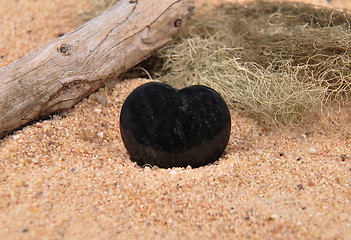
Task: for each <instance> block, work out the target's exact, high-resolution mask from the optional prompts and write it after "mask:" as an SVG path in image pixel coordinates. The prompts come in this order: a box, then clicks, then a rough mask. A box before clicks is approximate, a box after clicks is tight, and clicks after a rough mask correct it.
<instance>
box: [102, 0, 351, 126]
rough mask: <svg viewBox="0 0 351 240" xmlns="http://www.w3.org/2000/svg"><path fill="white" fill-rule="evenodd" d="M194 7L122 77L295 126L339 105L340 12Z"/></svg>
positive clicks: (343, 29)
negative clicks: (198, 91)
mask: <svg viewBox="0 0 351 240" xmlns="http://www.w3.org/2000/svg"><path fill="white" fill-rule="evenodd" d="M105 2H106V1H105ZM107 2H110V1H107ZM200 10H201V11H202V13H203V14H197V15H196V16H194V17H193V19H192V20H191V22H190V24H189V26H188V28H186V29H185V30H184V31H183V32H182V33H181V34H180V35H179V36H177V38H176V39H175V41H174V42H172V43H170V44H168V45H167V46H165V47H164V48H162V49H160V50H159V51H157V52H156V53H155V54H154V55H153V56H152V57H151V58H150V59H148V60H147V61H144V62H143V63H141V64H140V65H139V66H138V67H139V68H137V69H134V70H132V71H131V72H129V73H128V74H127V75H125V76H124V77H141V76H145V73H144V71H140V70H138V69H140V67H142V68H145V69H147V70H148V71H149V73H150V74H151V76H152V77H153V78H156V79H159V80H161V81H163V82H165V83H168V84H170V85H173V86H175V87H185V86H188V85H193V84H202V85H206V86H209V87H212V88H214V89H215V90H216V91H218V92H219V93H220V94H221V95H222V96H223V97H224V98H225V99H226V101H227V103H228V104H229V105H230V106H231V107H233V108H235V109H238V110H240V111H242V112H245V113H248V114H254V115H260V116H262V115H264V116H266V117H267V118H269V119H271V120H273V121H275V122H277V123H283V124H298V123H300V122H302V121H303V117H304V116H305V115H306V113H308V112H310V111H319V110H321V109H322V106H325V105H326V104H328V103H330V102H332V101H338V102H339V103H341V104H342V103H344V102H345V101H346V99H347V96H348V94H349V92H350V90H351V75H350V67H351V66H350V53H349V52H350V51H349V48H350V47H349V43H350V36H351V32H350V20H351V17H350V15H349V14H348V13H347V12H341V11H337V10H333V9H328V8H322V7H316V6H313V5H309V4H302V3H291V2H285V3H284V2H283V3H278V2H252V3H249V4H247V5H242V4H238V3H229V4H228V3H227V4H225V5H220V6H216V7H213V6H212V7H210V9H209V10H208V11H206V10H204V9H200Z"/></svg>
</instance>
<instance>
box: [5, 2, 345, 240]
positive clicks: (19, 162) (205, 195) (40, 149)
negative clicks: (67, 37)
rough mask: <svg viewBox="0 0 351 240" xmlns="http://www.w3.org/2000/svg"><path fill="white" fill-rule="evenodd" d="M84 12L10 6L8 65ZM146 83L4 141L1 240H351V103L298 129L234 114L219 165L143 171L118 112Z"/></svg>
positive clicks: (118, 86) (100, 95)
mask: <svg viewBox="0 0 351 240" xmlns="http://www.w3.org/2000/svg"><path fill="white" fill-rule="evenodd" d="M83 2H84V1H78V0H69V1H65V2H64V3H63V2H62V1H58V0H57V1H56V0H55V1H45V0H26V1H24V0H23V1H7V0H1V1H0V5H1V6H2V7H1V8H0V16H1V21H2V23H4V24H1V25H0V26H1V28H2V29H1V35H0V36H1V38H0V39H1V40H0V43H1V45H0V55H1V56H4V57H0V66H4V65H6V64H8V63H10V62H12V61H14V60H15V59H17V58H19V57H21V56H23V55H25V54H27V53H29V52H31V51H33V50H34V49H36V48H37V47H40V46H42V45H43V44H45V43H46V42H48V41H50V40H52V39H54V38H55V37H56V35H57V34H61V33H64V32H67V31H70V30H72V29H74V28H75V27H77V26H79V24H80V23H81V22H80V20H79V17H77V16H78V15H79V11H81V9H82V7H86V6H83V5H82V3H83ZM345 2H346V1H344V3H345ZM3 3H4V4H3ZM315 3H321V4H325V5H327V4H333V0H332V1H331V3H327V2H324V1H323V3H322V1H318V2H317V1H315ZM335 4H336V5H335V6H337V7H350V8H351V6H350V3H345V4H344V5H342V2H341V1H335ZM346 4H348V5H346ZM4 6H5V7H4ZM62 9H65V10H62ZM62 14H63V15H62ZM62 16H66V17H62ZM28 17H29V18H28ZM30 17H32V18H30ZM28 19H29V20H28ZM29 30H31V33H28V31H29ZM4 44H5V45H6V46H5V47H4ZM147 81H149V80H146V79H134V80H126V81H123V82H117V81H116V82H115V83H113V84H109V86H106V87H104V88H101V89H100V90H98V91H97V92H96V93H94V94H92V95H90V96H89V97H88V98H86V99H84V100H83V101H82V102H81V103H79V104H77V105H76V106H75V107H74V108H73V109H71V110H70V111H68V112H66V113H61V114H58V115H54V116H52V117H51V118H50V119H47V120H42V121H39V122H37V123H34V124H32V125H29V126H27V127H25V128H23V129H22V130H19V131H17V132H15V133H13V134H11V135H8V136H7V137H5V138H4V139H2V140H0V226H1V227H0V239H127V238H128V239H350V236H351V202H350V201H351V103H350V101H349V102H348V103H347V104H346V105H345V106H344V107H343V108H342V109H341V110H340V111H339V110H338V106H335V108H332V109H331V110H330V112H329V113H325V116H324V117H323V118H321V116H319V115H311V116H309V117H308V119H306V121H305V122H304V123H303V124H301V125H299V126H297V127H293V128H292V127H288V126H281V125H279V126H276V125H270V124H269V123H265V122H263V121H261V120H259V119H253V118H248V117H246V116H245V115H242V114H240V113H238V112H236V111H234V110H231V115H232V133H231V138H230V140H229V144H228V146H227V148H226V151H225V153H224V154H223V156H222V157H221V158H220V159H219V161H218V162H216V163H215V164H212V165H209V166H205V167H201V168H197V169H191V168H187V169H182V168H173V169H158V168H155V167H154V168H149V167H145V168H141V167H139V166H137V165H136V164H135V163H133V162H132V161H131V160H130V158H129V155H128V153H127V152H126V150H125V148H124V146H123V143H122V140H121V137H120V132H119V114H120V110H121V106H122V104H123V101H124V99H125V98H126V97H127V95H128V94H129V93H130V92H131V91H132V90H133V89H134V88H136V87H137V86H140V85H141V84H143V83H146V82H147Z"/></svg>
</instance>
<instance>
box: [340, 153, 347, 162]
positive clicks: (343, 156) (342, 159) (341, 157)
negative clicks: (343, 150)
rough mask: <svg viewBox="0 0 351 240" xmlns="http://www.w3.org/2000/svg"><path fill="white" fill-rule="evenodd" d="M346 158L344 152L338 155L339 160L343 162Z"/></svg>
mask: <svg viewBox="0 0 351 240" xmlns="http://www.w3.org/2000/svg"><path fill="white" fill-rule="evenodd" d="M346 158H347V157H346V154H341V155H340V159H341V161H343V162H344V161H345V160H346Z"/></svg>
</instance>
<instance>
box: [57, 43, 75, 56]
mask: <svg viewBox="0 0 351 240" xmlns="http://www.w3.org/2000/svg"><path fill="white" fill-rule="evenodd" d="M71 49H72V47H71V45H68V44H66V43H64V44H62V45H61V46H60V47H59V48H58V51H59V52H60V53H63V54H67V53H68V52H70V51H71Z"/></svg>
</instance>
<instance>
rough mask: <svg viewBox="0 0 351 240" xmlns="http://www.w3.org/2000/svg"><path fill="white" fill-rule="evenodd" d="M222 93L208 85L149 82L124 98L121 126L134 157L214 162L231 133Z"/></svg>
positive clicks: (164, 163)
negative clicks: (176, 84)
mask: <svg viewBox="0 0 351 240" xmlns="http://www.w3.org/2000/svg"><path fill="white" fill-rule="evenodd" d="M230 126H231V123H230V112H229V110H228V107H227V105H226V103H225V102H224V100H223V98H222V97H221V96H220V95H219V94H218V93H217V92H216V91H214V90H213V89H211V88H208V87H205V86H200V85H196V86H191V87H186V88H183V89H181V90H177V89H175V88H172V87H170V86H168V85H165V84H162V83H156V82H151V83H146V84H144V85H142V86H140V87H138V88H136V89H135V90H134V91H133V92H132V93H131V94H130V95H129V96H128V97H127V99H126V100H125V102H124V104H123V107H122V111H121V116H120V127H121V135H122V139H123V142H124V145H125V147H126V149H127V151H128V152H129V154H130V155H131V158H132V160H133V161H136V162H137V163H138V164H139V165H140V166H143V165H145V164H149V165H151V166H154V165H156V166H158V167H161V168H170V167H187V166H188V165H190V166H191V167H194V168H195V167H200V166H204V165H207V164H209V163H213V162H215V161H216V160H217V159H218V158H219V157H220V156H221V154H222V153H223V151H224V149H225V148H226V146H227V143H228V140H229V136H230Z"/></svg>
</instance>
